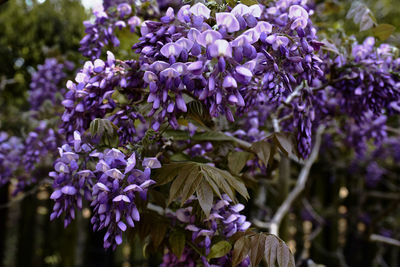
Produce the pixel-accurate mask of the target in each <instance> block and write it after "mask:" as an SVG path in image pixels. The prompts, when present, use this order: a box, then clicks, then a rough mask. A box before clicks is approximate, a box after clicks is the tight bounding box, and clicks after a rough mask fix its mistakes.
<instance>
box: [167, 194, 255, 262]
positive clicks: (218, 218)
mask: <svg viewBox="0 0 400 267" xmlns="http://www.w3.org/2000/svg"><path fill="white" fill-rule="evenodd" d="M191 201H194V198H193V199H191V200H189V201H188V205H187V206H186V207H185V208H181V209H178V210H177V211H176V212H175V213H174V214H169V216H170V217H172V218H174V219H175V220H176V221H177V223H179V224H183V225H185V229H186V230H187V231H189V232H192V242H193V243H194V244H196V245H197V246H198V247H200V248H202V249H204V251H205V256H200V255H196V253H195V251H193V249H192V248H190V247H186V248H185V252H184V255H183V257H187V255H191V259H196V261H197V262H196V263H202V264H203V266H209V267H210V266H215V267H217V266H230V264H231V263H232V262H231V261H232V255H231V253H228V255H226V256H223V257H221V258H217V259H215V263H212V264H210V263H209V262H208V260H207V258H206V256H207V255H208V254H209V253H210V249H211V245H212V241H213V240H214V238H215V239H218V238H222V239H227V238H229V237H231V236H232V235H234V234H235V233H237V232H244V231H246V230H247V229H248V228H249V227H250V225H251V223H250V222H248V221H246V216H244V215H241V214H240V212H241V211H242V210H243V209H244V206H243V205H242V204H236V205H233V204H232V200H231V199H230V198H229V197H228V196H227V195H223V196H222V199H221V200H217V202H216V203H215V204H214V205H213V207H212V209H211V212H210V216H209V217H208V218H205V219H204V220H203V221H199V219H200V218H197V217H196V215H195V214H193V207H192V206H190V202H191ZM173 262H178V263H179V261H178V260H177V259H176V258H175V257H173V256H171V254H170V253H167V254H166V255H164V258H163V263H162V265H161V266H172V265H171V264H172V263H173ZM178 266H179V265H178ZM239 266H243V267H245V266H250V260H249V258H246V259H245V260H244V261H243V262H242V263H241V264H240V265H239Z"/></svg>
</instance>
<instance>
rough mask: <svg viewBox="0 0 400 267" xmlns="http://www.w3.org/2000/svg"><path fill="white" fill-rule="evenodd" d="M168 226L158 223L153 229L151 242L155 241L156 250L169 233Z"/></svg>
mask: <svg viewBox="0 0 400 267" xmlns="http://www.w3.org/2000/svg"><path fill="white" fill-rule="evenodd" d="M167 229H168V225H167V224H165V223H157V224H156V225H155V227H153V228H152V232H151V240H152V241H153V245H154V248H158V246H160V244H161V242H162V241H163V240H164V237H165V234H166V233H167Z"/></svg>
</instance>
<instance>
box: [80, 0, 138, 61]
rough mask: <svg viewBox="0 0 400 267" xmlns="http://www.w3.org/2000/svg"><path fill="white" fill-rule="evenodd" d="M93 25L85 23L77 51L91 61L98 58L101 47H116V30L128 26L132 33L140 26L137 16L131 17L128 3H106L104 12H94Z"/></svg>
mask: <svg viewBox="0 0 400 267" xmlns="http://www.w3.org/2000/svg"><path fill="white" fill-rule="evenodd" d="M93 14H94V16H95V21H94V23H92V22H90V21H85V22H84V25H85V28H86V29H85V33H86V35H85V37H83V39H82V40H81V41H80V45H81V47H80V48H79V51H81V52H82V54H83V55H84V56H86V57H88V58H90V59H91V60H95V59H97V58H100V56H101V55H102V53H103V52H104V51H103V47H105V46H107V45H109V44H110V45H111V46H113V47H118V46H119V45H120V41H119V39H118V37H117V36H116V32H115V31H116V30H118V29H119V30H121V29H122V28H125V27H127V26H130V29H131V31H134V30H135V28H136V26H138V25H139V24H140V22H141V21H140V19H139V18H138V17H137V16H132V17H131V14H132V7H131V5H130V3H129V2H128V1H107V2H105V3H104V10H95V11H94V12H93Z"/></svg>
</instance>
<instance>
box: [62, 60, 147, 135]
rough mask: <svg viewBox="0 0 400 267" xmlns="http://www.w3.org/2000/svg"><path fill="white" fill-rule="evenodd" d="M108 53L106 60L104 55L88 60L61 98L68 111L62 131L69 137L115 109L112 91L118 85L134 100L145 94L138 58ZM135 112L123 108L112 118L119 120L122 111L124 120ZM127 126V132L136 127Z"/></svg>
mask: <svg viewBox="0 0 400 267" xmlns="http://www.w3.org/2000/svg"><path fill="white" fill-rule="evenodd" d="M107 55H108V56H107V60H106V61H103V60H101V59H96V60H94V61H93V62H92V61H87V62H86V63H85V65H84V66H83V69H82V70H81V71H80V72H79V73H78V74H77V75H76V77H75V82H73V81H68V82H67V88H68V89H69V91H68V92H67V93H66V94H65V99H64V100H63V102H62V104H63V105H64V107H65V112H64V114H63V116H62V121H63V123H62V125H61V129H60V132H61V133H63V134H66V135H67V137H71V136H72V133H73V132H74V131H75V130H78V131H85V130H87V129H88V128H89V125H90V122H91V121H92V120H94V119H96V118H104V117H105V115H106V114H107V113H109V112H112V111H114V110H115V109H116V108H117V106H118V101H116V100H114V99H113V94H114V93H115V92H117V91H118V90H119V89H120V90H123V92H124V96H125V98H126V99H127V101H132V102H133V101H136V100H138V99H140V98H141V97H142V96H141V94H140V89H141V87H142V86H141V84H142V83H143V82H142V80H141V75H140V72H139V71H138V64H137V62H136V61H125V62H122V61H118V60H115V57H114V55H113V54H112V53H111V52H107ZM130 110H131V109H130ZM132 112H133V111H130V112H128V113H126V114H125V115H122V113H124V111H122V113H119V114H118V115H117V116H114V117H113V120H118V118H117V117H118V116H119V115H122V116H121V117H122V118H120V119H119V120H118V121H121V122H122V121H123V119H126V118H124V116H129V117H132V116H133V117H135V116H136V115H132ZM137 118H138V117H137ZM121 119H122V120H121ZM121 130H123V129H122V128H121ZM125 130H127V131H128V134H129V131H130V132H132V131H133V130H132V129H129V128H128V129H125ZM125 139H126V136H125Z"/></svg>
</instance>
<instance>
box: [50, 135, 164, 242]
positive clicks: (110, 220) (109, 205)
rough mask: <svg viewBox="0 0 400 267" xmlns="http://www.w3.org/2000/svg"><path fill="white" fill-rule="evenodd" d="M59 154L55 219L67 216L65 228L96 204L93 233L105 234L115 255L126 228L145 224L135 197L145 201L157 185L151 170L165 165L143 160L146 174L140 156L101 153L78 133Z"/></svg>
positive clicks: (94, 207)
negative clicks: (86, 206) (86, 204)
mask: <svg viewBox="0 0 400 267" xmlns="http://www.w3.org/2000/svg"><path fill="white" fill-rule="evenodd" d="M59 153H60V157H59V158H58V159H57V161H56V163H55V165H54V169H55V171H52V172H50V176H51V177H52V178H53V179H54V183H53V187H54V192H53V193H52V195H51V196H50V198H51V199H53V200H54V201H55V205H54V207H53V212H52V214H51V216H50V218H51V219H52V220H53V219H55V218H58V217H60V216H61V215H62V214H64V215H65V216H64V226H65V227H66V226H68V225H69V224H70V223H71V221H72V220H73V219H74V218H75V212H76V209H77V208H78V209H82V205H83V204H82V203H83V200H87V201H91V206H93V212H94V213H93V216H92V219H91V223H92V224H93V229H94V230H95V231H98V230H102V229H106V230H107V231H106V234H105V236H104V247H105V248H109V247H112V248H113V249H115V248H116V246H117V245H119V244H121V243H122V233H123V232H125V231H126V229H127V227H134V225H135V223H134V221H139V220H140V215H139V211H138V208H137V207H136V205H135V199H136V196H137V195H138V196H139V197H140V198H141V199H143V200H146V198H147V188H148V187H149V186H150V185H152V184H153V183H154V181H153V180H151V179H150V173H151V169H154V168H160V167H161V164H160V162H159V161H158V160H157V159H156V158H144V159H143V161H142V165H143V168H144V170H143V171H142V170H140V169H139V168H138V165H137V163H136V155H135V153H133V154H132V155H131V156H130V157H129V158H126V156H125V154H123V153H122V152H121V151H119V150H118V149H115V148H113V149H106V150H105V151H104V152H97V151H96V150H95V149H93V148H92V147H91V146H90V145H88V144H87V143H86V142H83V141H82V137H81V135H80V133H79V132H78V131H75V132H74V139H73V140H72V141H71V142H70V144H65V145H63V146H62V147H61V148H59ZM136 194H137V195H136Z"/></svg>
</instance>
